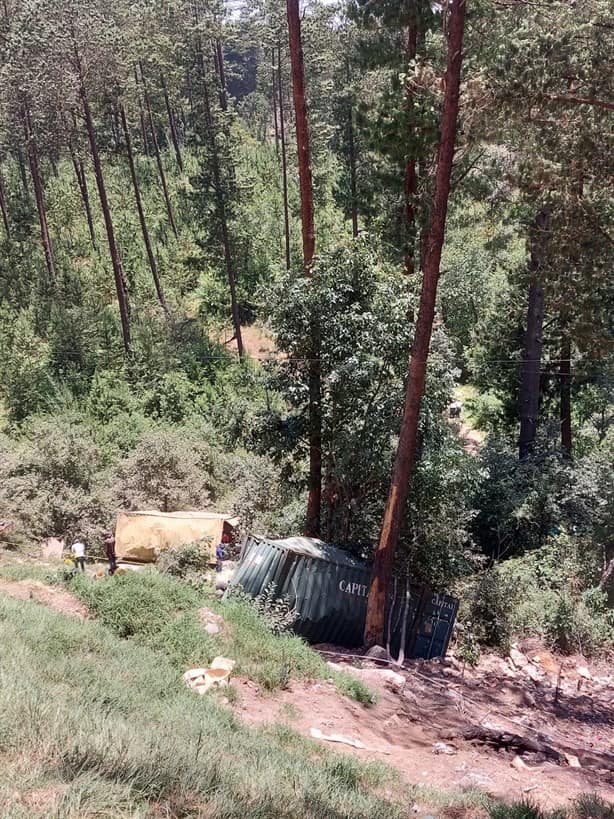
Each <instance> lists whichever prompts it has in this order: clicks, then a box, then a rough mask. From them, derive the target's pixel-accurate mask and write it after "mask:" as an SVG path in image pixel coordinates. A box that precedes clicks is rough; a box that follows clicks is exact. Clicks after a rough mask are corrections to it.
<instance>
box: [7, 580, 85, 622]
mask: <svg viewBox="0 0 614 819" xmlns="http://www.w3.org/2000/svg"><path fill="white" fill-rule="evenodd" d="M0 593H1V594H6V595H8V596H9V597H14V598H16V599H17V600H35V601H36V602H37V603H42V604H43V605H44V606H47V607H48V608H50V609H53V610H54V611H57V612H59V613H60V614H66V615H68V616H69V617H78V618H79V619H80V620H85V619H86V618H87V616H88V614H89V612H88V610H87V606H85V604H84V603H82V602H81V601H80V600H79V599H78V598H77V597H75V596H74V594H71V593H70V592H67V591H64V590H63V589H60V588H56V587H55V586H46V585H45V584H44V583H41V582H40V581H38V580H2V579H0Z"/></svg>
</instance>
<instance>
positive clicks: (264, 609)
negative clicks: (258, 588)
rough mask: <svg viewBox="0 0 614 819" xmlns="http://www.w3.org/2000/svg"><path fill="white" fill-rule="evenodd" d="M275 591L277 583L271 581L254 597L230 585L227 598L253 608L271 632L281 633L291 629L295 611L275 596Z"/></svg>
mask: <svg viewBox="0 0 614 819" xmlns="http://www.w3.org/2000/svg"><path fill="white" fill-rule="evenodd" d="M276 591H277V584H276V583H275V582H273V581H271V582H270V583H269V585H268V586H267V587H266V588H265V589H263V591H262V592H261V593H260V594H257V595H256V596H255V597H252V596H251V595H249V594H246V593H245V592H244V591H243V589H242V588H241V587H240V586H231V587H230V591H229V594H228V599H230V600H234V601H239V602H242V603H243V604H244V605H246V606H249V607H251V608H253V610H254V611H255V612H256V613H257V615H258V617H260V618H261V620H262V622H263V624H264V625H265V626H266V627H267V628H268V629H269V631H270V632H271V633H272V634H283V633H284V632H288V631H291V630H292V626H293V625H294V623H295V622H296V617H297V613H296V610H295V609H291V608H290V606H289V605H288V603H287V602H286V601H285V600H284V599H283V598H281V597H278V596H277V594H276Z"/></svg>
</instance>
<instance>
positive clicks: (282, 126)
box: [277, 46, 291, 270]
mask: <svg viewBox="0 0 614 819" xmlns="http://www.w3.org/2000/svg"><path fill="white" fill-rule="evenodd" d="M277 90H278V92H279V98H278V102H279V140H280V145H281V188H282V197H283V208H284V245H285V250H286V270H290V263H291V259H290V208H289V205H288V154H287V150H286V122H285V111H284V84H283V80H282V74H281V46H278V48H277Z"/></svg>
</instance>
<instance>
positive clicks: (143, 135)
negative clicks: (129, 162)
mask: <svg viewBox="0 0 614 819" xmlns="http://www.w3.org/2000/svg"><path fill="white" fill-rule="evenodd" d="M134 82H135V86H136V97H137V100H138V103H139V121H140V123H141V141H142V143H143V153H144V154H145V156H151V154H150V152H149V140H148V139H147V123H146V121H145V112H144V111H143V101H142V99H141V92H140V88H141V81H140V79H139V71H138V68H137V66H136V65H135V66H134Z"/></svg>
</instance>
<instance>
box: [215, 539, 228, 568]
mask: <svg viewBox="0 0 614 819" xmlns="http://www.w3.org/2000/svg"><path fill="white" fill-rule="evenodd" d="M229 543H230V536H229V535H228V534H227V533H226V532H224V534H223V535H222V541H221V543H218V544H217V547H216V550H215V571H216V572H221V571H222V569H223V568H224V558H225V557H226V548H227V546H228V544H229Z"/></svg>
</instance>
